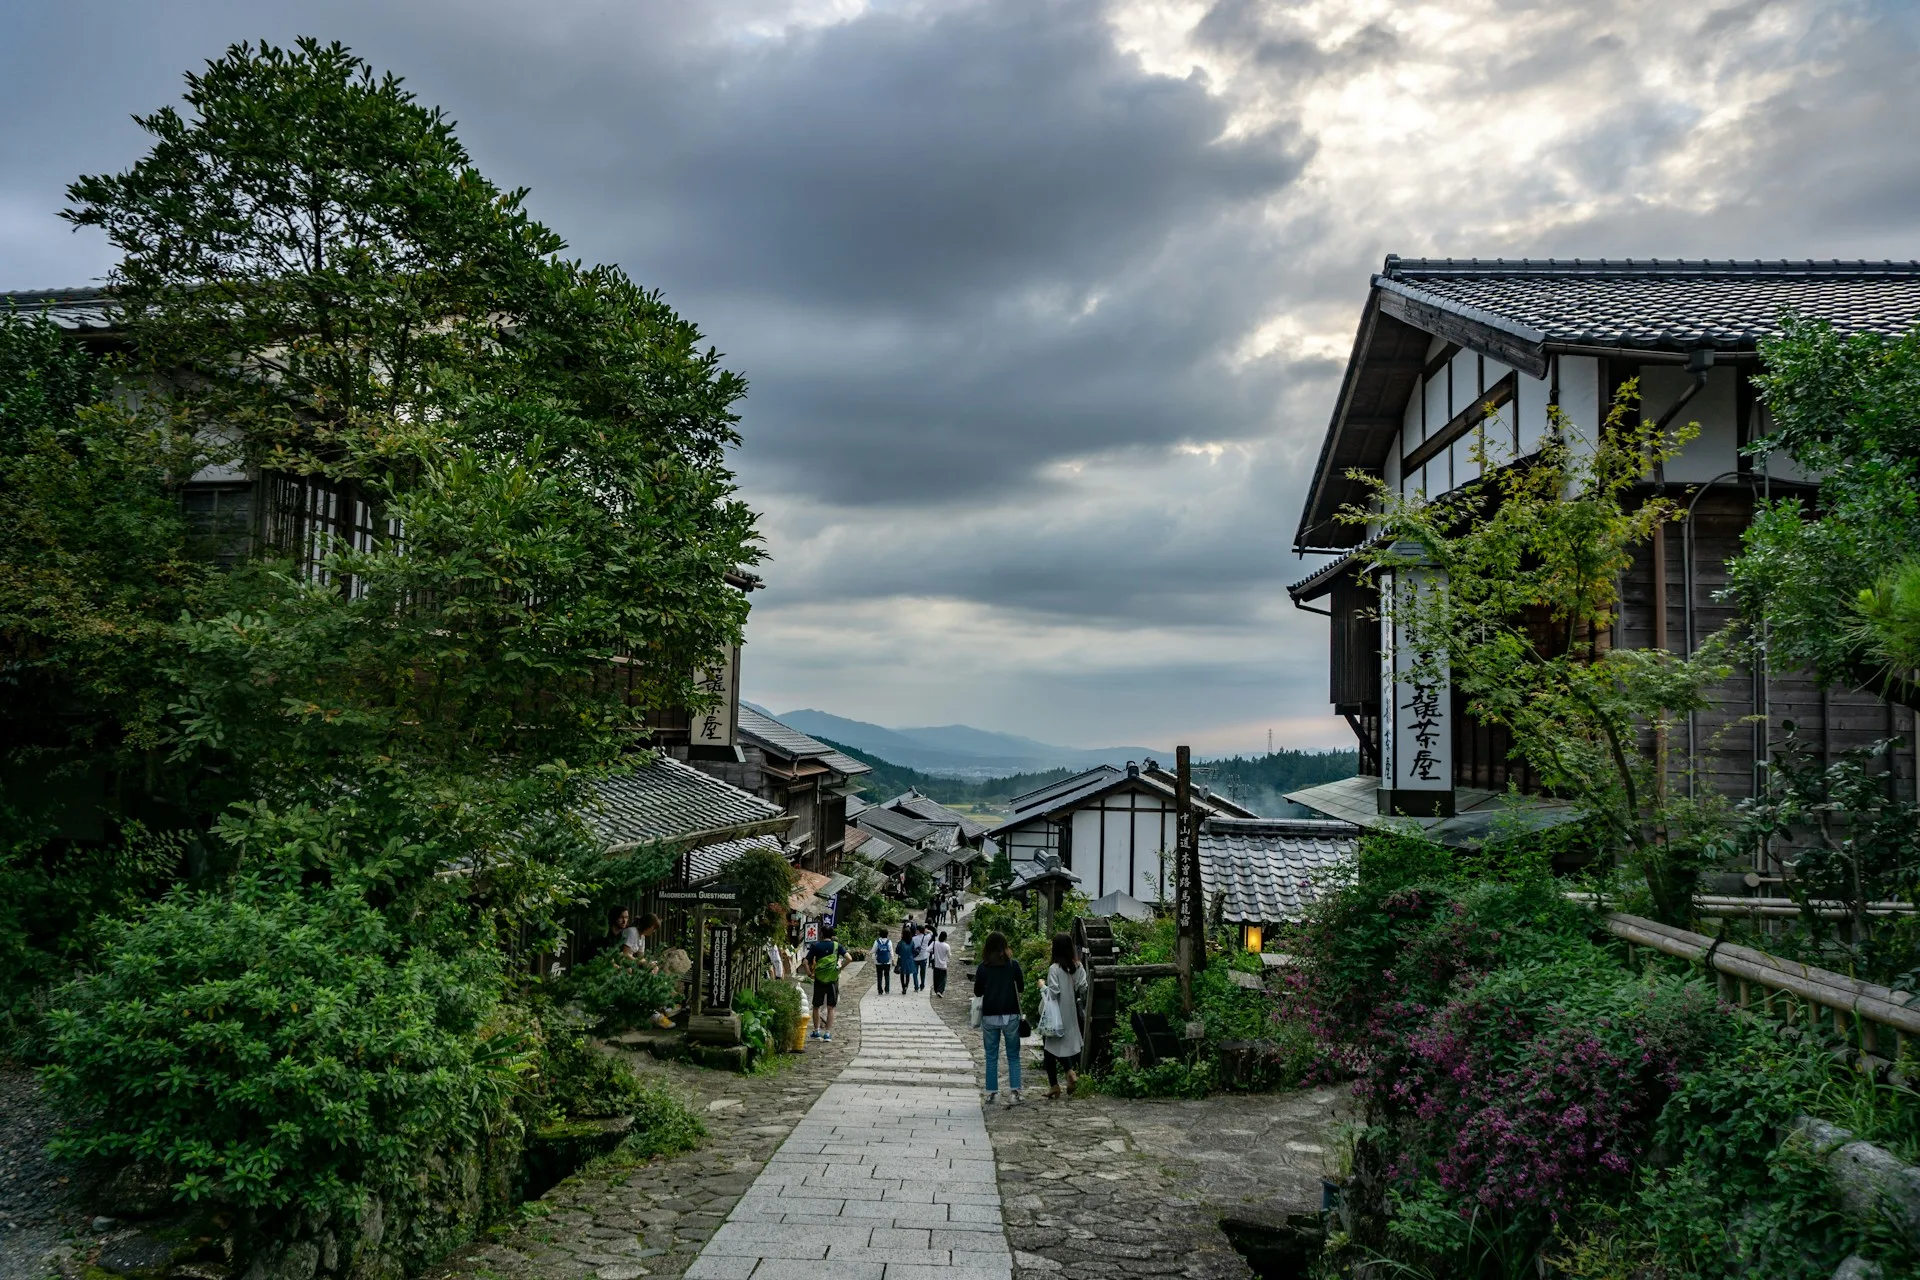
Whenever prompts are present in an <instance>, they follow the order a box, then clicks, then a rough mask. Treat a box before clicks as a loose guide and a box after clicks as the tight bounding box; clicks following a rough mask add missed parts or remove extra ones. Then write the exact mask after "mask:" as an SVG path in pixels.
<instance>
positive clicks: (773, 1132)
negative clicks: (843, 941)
mask: <svg viewBox="0 0 1920 1280" xmlns="http://www.w3.org/2000/svg"><path fill="white" fill-rule="evenodd" d="M867 970H868V966H866V965H865V964H857V965H853V966H850V967H849V968H848V970H847V973H846V977H844V978H843V979H841V982H842V986H843V988H845V989H846V991H847V993H848V997H849V998H848V1000H847V1001H846V1003H844V1004H842V1005H841V1007H840V1020H839V1025H838V1026H837V1027H836V1028H835V1034H834V1038H833V1043H832V1044H822V1043H820V1042H819V1041H809V1042H808V1045H807V1052H806V1053H805V1054H804V1055H802V1056H801V1057H799V1058H798V1059H787V1060H785V1061H784V1063H783V1065H782V1067H781V1069H780V1070H779V1071H777V1072H775V1073H772V1074H768V1075H750V1076H738V1075H733V1074H730V1073H728V1072H724V1071H707V1070H702V1069H701V1068H699V1067H690V1066H685V1065H682V1064H679V1063H663V1062H656V1061H654V1060H653V1059H652V1058H650V1057H647V1056H646V1055H645V1054H640V1055H636V1057H635V1058H634V1059H633V1065H634V1069H635V1070H636V1071H638V1072H640V1073H641V1074H643V1075H645V1076H647V1077H649V1078H652V1079H663V1080H665V1081H666V1082H668V1083H669V1084H670V1085H671V1086H672V1087H673V1088H674V1089H676V1090H677V1091H679V1092H680V1093H681V1094H682V1095H683V1096H685V1097H686V1098H688V1100H689V1101H690V1102H691V1103H692V1104H693V1106H694V1109H695V1110H696V1111H698V1112H699V1113H700V1114H701V1116H702V1117H703V1118H704V1119H705V1121H706V1125H707V1140H706V1142H705V1143H703V1144H702V1145H701V1146H700V1148H699V1149H698V1150H695V1151H688V1152H685V1153H683V1154H681V1155H677V1156H668V1157H663V1158H656V1159H653V1160H650V1161H648V1162H646V1163H645V1164H640V1165H628V1166H625V1167H622V1166H619V1165H613V1166H609V1167H604V1168H602V1167H595V1168H591V1169H589V1170H587V1171H583V1172H582V1173H580V1174H578V1175H576V1176H574V1177H572V1178H569V1179H568V1180H567V1181H565V1182H563V1183H561V1184H560V1185H559V1186H557V1187H555V1188H554V1189H553V1190H552V1191H549V1192H548V1193H547V1194H546V1195H545V1196H544V1197H542V1198H541V1199H540V1200H539V1201H538V1202H537V1203H535V1204H531V1205H528V1206H526V1207H525V1209H524V1210H523V1211H522V1219H523V1220H522V1221H521V1222H520V1223H518V1224H517V1225H509V1226H503V1227H498V1228H495V1229H494V1230H493V1231H490V1232H488V1233H487V1235H486V1236H485V1237H483V1238H482V1239H480V1240H476V1241H474V1242H473V1243H472V1244H469V1245H467V1246H465V1247H464V1248H462V1249H460V1250H458V1251H456V1252H455V1253H454V1254H453V1255H452V1256H451V1257H449V1258H448V1259H446V1260H445V1261H444V1262H442V1263H441V1264H440V1266H439V1267H438V1268H436V1269H435V1270H434V1271H432V1272H429V1275H430V1276H433V1277H436V1278H437V1280H639V1278H640V1277H643V1276H678V1275H681V1274H683V1273H684V1272H685V1271H686V1269H687V1267H688V1265H689V1264H690V1263H692V1262H693V1260H694V1258H695V1257H697V1256H698V1255H699V1253H700V1250H701V1249H702V1248H703V1247H704V1246H705V1245H706V1243H707V1241H709V1240H710V1239H712V1237H713V1234H714V1232H715V1231H716V1230H717V1229H718V1228H719V1227H720V1224H721V1223H723V1222H724V1221H726V1218H727V1215H728V1214H729V1213H731V1212H732V1211H733V1207H734V1205H735V1204H737V1203H738V1202H739V1200H740V1197H741V1196H742V1195H744V1194H745V1193H746V1191H747V1190H748V1188H750V1187H751V1186H752V1185H753V1181H754V1179H755V1177H757V1176H758V1175H759V1173H760V1171H761V1170H762V1169H763V1168H765V1167H766V1163H767V1161H768V1159H769V1158H770V1157H771V1156H772V1155H773V1154H774V1152H775V1151H776V1150H777V1149H778V1148H779V1146H780V1144H781V1143H782V1142H783V1141H785V1139H786V1137H787V1135H788V1134H789V1133H790V1132H792V1130H793V1127H794V1124H795V1122H796V1121H797V1120H799V1119H800V1118H801V1117H802V1116H804V1115H805V1114H806V1112H807V1109H808V1108H809V1107H810V1106H812V1105H813V1103H814V1101H815V1100H816V1099H817V1098H819V1096H820V1094H821V1093H822V1091H824V1090H825V1089H826V1088H827V1086H828V1085H829V1084H831V1083H832V1082H833V1081H834V1080H835V1079H837V1078H838V1077H839V1076H840V1073H841V1072H842V1071H844V1070H845V1069H846V1067H847V1065H848V1064H849V1063H851V1062H852V1061H853V1059H854V1054H855V1050H856V1049H857V1048H858V1046H859V1043H860V1006H859V1003H858V1002H857V1001H855V1000H853V999H852V998H851V996H852V993H854V992H857V991H859V990H861V989H862V988H864V987H867V986H870V985H871V983H872V978H871V976H870V975H869V974H868V972H867ZM820 1280H836V1278H834V1277H821V1278H820Z"/></svg>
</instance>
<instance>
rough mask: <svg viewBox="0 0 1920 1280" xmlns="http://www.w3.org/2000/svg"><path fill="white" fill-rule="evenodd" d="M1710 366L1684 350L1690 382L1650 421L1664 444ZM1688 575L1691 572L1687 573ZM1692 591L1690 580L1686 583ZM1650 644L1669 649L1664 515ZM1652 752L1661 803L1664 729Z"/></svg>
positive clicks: (1658, 488) (1657, 532) (1659, 479)
mask: <svg viewBox="0 0 1920 1280" xmlns="http://www.w3.org/2000/svg"><path fill="white" fill-rule="evenodd" d="M1712 368H1713V349H1712V348H1711V347H1696V348H1694V349H1693V350H1692V351H1689V352H1688V353H1687V371H1688V372H1689V373H1691V374H1692V375H1693V382H1692V383H1691V384H1690V385H1689V386H1688V387H1687V389H1686V390H1685V391H1682V392H1681V393H1680V398H1679V399H1677V400H1675V401H1674V402H1673V403H1672V404H1671V405H1669V406H1668V407H1667V411H1666V412H1665V413H1663V414H1661V415H1660V418H1659V421H1657V422H1655V423H1654V424H1653V433H1654V435H1655V436H1657V437H1659V438H1660V439H1661V441H1662V442H1663V443H1664V442H1665V439H1666V434H1667V427H1668V426H1669V425H1671V424H1672V422H1673V420H1674V418H1675V417H1677V416H1678V415H1679V413H1680V411H1681V410H1682V409H1684V408H1686V407H1687V403H1688V402H1689V401H1690V400H1692V399H1693V398H1694V397H1695V396H1697V395H1699V394H1700V391H1701V388H1703V387H1705V386H1706V385H1707V371H1708V370H1710V369H1712ZM1653 484H1654V492H1655V493H1656V495H1657V496H1659V497H1661V498H1665V497H1666V496H1667V467H1666V463H1665V462H1655V463H1654V464H1653ZM1689 576H1691V575H1689ZM1688 587H1689V590H1691V583H1689V584H1688ZM1686 609H1687V612H1688V615H1689V617H1691V614H1692V609H1693V600H1692V598H1691V597H1689V598H1688V600H1687V601H1686ZM1653 647H1654V648H1656V649H1668V648H1670V646H1669V645H1668V643H1667V522H1666V520H1665V519H1664V518H1662V519H1661V521H1660V522H1659V523H1658V524H1656V525H1654V526H1653ZM1654 753H1655V755H1656V757H1657V759H1656V760H1655V762H1654V794H1655V796H1656V797H1657V798H1658V800H1659V802H1660V803H1662V804H1664V803H1665V802H1666V798H1667V733H1666V730H1665V729H1664V728H1662V729H1658V730H1656V731H1655V741H1654Z"/></svg>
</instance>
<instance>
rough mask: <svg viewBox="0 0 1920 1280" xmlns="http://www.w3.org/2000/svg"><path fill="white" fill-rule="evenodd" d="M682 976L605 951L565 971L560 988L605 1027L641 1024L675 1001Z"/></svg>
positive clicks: (617, 953)
mask: <svg viewBox="0 0 1920 1280" xmlns="http://www.w3.org/2000/svg"><path fill="white" fill-rule="evenodd" d="M679 985H680V984H679V980H678V979H676V978H674V977H673V976H671V975H670V974H666V973H663V972H661V971H660V970H659V969H656V968H654V967H653V966H652V965H650V964H645V963H639V962H636V961H634V960H632V959H630V958H627V957H625V956H623V955H621V954H620V953H619V952H618V951H607V952H602V953H601V954H600V955H597V956H595V957H594V958H593V959H591V960H588V961H585V962H583V963H581V964H577V965H575V966H574V967H573V969H572V970H571V971H570V972H569V973H567V974H566V975H564V977H563V979H562V982H561V990H562V991H563V992H564V993H565V994H566V995H567V996H568V997H570V998H571V999H573V1000H574V1001H575V1002H576V1003H578V1005H579V1006H580V1009H581V1011H582V1012H583V1013H585V1014H586V1015H587V1016H588V1017H590V1018H592V1019H593V1021H594V1025H595V1026H596V1027H599V1028H601V1029H602V1030H605V1031H624V1030H627V1029H628V1028H630V1027H641V1026H645V1025H646V1024H647V1021H648V1020H649V1019H650V1018H652V1017H653V1015H654V1013H655V1012H657V1011H658V1010H660V1009H662V1008H664V1007H666V1006H667V1005H670V1004H672V1003H673V1002H674V998H675V995H676V993H677V992H678V991H679Z"/></svg>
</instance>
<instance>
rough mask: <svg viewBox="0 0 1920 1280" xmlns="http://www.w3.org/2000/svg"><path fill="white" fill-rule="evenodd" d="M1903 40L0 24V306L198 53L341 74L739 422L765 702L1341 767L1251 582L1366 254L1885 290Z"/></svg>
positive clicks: (1282, 535)
mask: <svg viewBox="0 0 1920 1280" xmlns="http://www.w3.org/2000/svg"><path fill="white" fill-rule="evenodd" d="M1916 15H1920V5H1916V4H1914V3H1912V0H1897V2H1893V0H1889V2H1887V3H1848V2H1845V0H1826V2H1824V3H1822V2H1820V0H1779V2H1777V3H1766V2H1764V0H1756V2H1741V3H1725V2H1716V0H1698V2H1696V3H1691V4H1674V3H1672V2H1671V0H1646V2H1644V3H1642V2H1635V0H1624V2H1619V3H1610V2H1607V0H1583V2H1582V3H1578V4H1575V3H1563V2H1558V0H1556V2H1555V3H1547V4H1536V5H1530V4H1522V3H1503V2H1502V0H1449V2H1446V3H1418V2H1417V0H1416V2H1409V0H1396V2H1393V3H1386V2H1380V3H1373V2H1371V0H1369V2H1365V3H1319V2H1315V0H1306V2H1296V3H1285V2H1281V0H1220V2H1219V3H1216V4H1207V3H1181V2H1179V0H1137V2H1135V0H1110V2H1102V0H951V2H947V0H926V2H894V0H876V2H873V3H863V2H862V0H662V2H660V3H648V2H646V0H625V2H622V3H599V4H574V3H566V2H564V0H541V2H540V3H538V4H535V3H526V2H522V3H512V4H509V3H503V2H494V3H487V2H484V0H407V2H406V3H404V4H394V3H390V2H383V3H377V4H356V3H334V4H327V3H304V4H301V3H273V2H271V0H248V2H247V3H235V4H221V3H193V4H185V3H170V4H152V3H145V2H143V3H108V2H107V0H90V2H89V3H86V4H58V5H55V4H38V5H29V4H12V5H7V6H5V8H4V10H0V77H3V78H4V80H5V82H6V84H7V93H6V95H5V96H6V103H5V105H4V106H0V126H3V127H0V288H35V287H51V286H60V285H72V284H80V283H86V282H90V281H92V280H95V279H97V278H98V277H100V276H101V275H102V274H103V273H104V272H105V271H106V270H107V269H108V267H109V266H110V255H109V253H108V251H107V248H106V245H105V243H104V241H103V240H102V239H101V238H100V237H99V236H98V235H97V234H96V233H93V232H82V233H79V234H75V233H73V232H70V231H69V230H68V229H67V228H66V226H65V224H63V223H61V222H59V221H57V220H56V219H55V217H54V214H55V212H56V211H57V210H58V209H59V208H60V207H61V205H62V203H63V196H62V193H63V188H64V185H65V184H66V183H67V182H68V181H70V180H71V179H72V178H73V177H74V176H75V175H77V174H80V173H92V172H106V171H114V170H117V169H119V168H123V167H125V166H126V165H127V164H128V163H130V162H131V161H132V160H133V159H134V158H135V157H136V156H137V155H138V154H140V152H141V150H142V149H143V143H142V138H141V134H140V133H139V131H138V130H137V129H136V128H135V127H134V126H133V125H132V124H131V122H130V121H129V119H128V117H129V115H130V114H131V113H133V112H136V111H149V110H152V109H153V108H155V107H157V106H159V105H161V104H162V103H164V102H167V101H171V100H174V99H176V98H177V97H178V95H179V92H180V87H181V81H180V76H181V73H182V72H183V71H185V70H186V69H187V68H189V67H198V66H199V65H200V64H201V63H202V62H204V61H205V60H206V59H208V58H210V57H214V56H217V55H218V54H219V52H220V51H221V49H222V48H224V47H225V46H226V45H227V44H228V43H230V42H232V41H235V40H240V39H245V38H255V39H258V38H261V37H265V38H267V39H270V40H273V41H275V42H285V41H288V40H290V39H291V38H292V37H294V36H295V35H301V34H309V35H315V36H319V37H322V38H328V39H340V40H343V41H345V42H347V43H348V44H350V45H351V46H352V47H353V48H354V49H355V50H356V51H357V52H359V53H360V54H362V55H363V56H365V57H367V58H368V59H370V60H371V61H372V62H373V63H374V64H375V65H376V66H378V67H380V68H383V69H387V70H392V71H395V72H398V73H399V74H401V75H403V76H405V77H406V79H407V80H408V82H409V84H410V86H411V87H412V88H413V89H414V90H415V91H416V92H418V93H419V94H420V96H421V97H422V98H423V99H425V100H426V101H428V102H431V103H437V104H439V105H442V106H444V107H445V108H447V110H448V112H449V113H450V114H451V115H452V116H453V117H454V118H455V119H456V120H457V121H458V122H459V132H460V136H461V138H462V140H463V141H464V142H465V143H466V144H467V146H468V147H469V148H470V149H471V150H472V151H473V153H474V155H475V157H476V158H477V160H478V162H479V164H480V166H481V168H482V169H483V170H484V171H485V172H486V173H487V175H488V176H489V177H491V178H492V179H493V180H494V181H496V182H498V183H499V184H501V185H502V186H508V187H511V186H521V185H524V186H528V187H531V188H532V192H533V194H532V197H531V200H530V205H531V208H532V209H533V211H534V212H535V214H536V215H537V216H539V217H540V218H541V219H543V220H544V221H545V222H547V223H548V224H549V225H550V226H552V227H553V228H554V229H555V230H556V231H558V232H560V233H561V234H562V235H564V236H565V237H566V238H567V239H568V240H569V242H570V243H571V246H572V252H573V253H575V254H577V255H579V256H582V257H585V258H587V259H590V260H600V261H612V262H618V263H620V264H621V265H623V266H624V267H626V268H627V269H628V271H630V272H631V273H632V274H633V275H634V276H636V277H637V278H639V279H641V280H642V281H646V282H648V283H651V284H655V285H658V286H660V287H661V288H663V289H664V290H665V291H666V293H667V296H668V298H669V299H670V300H671V301H672V302H673V303H674V304H675V305H676V306H677V307H678V308H679V309H680V310H681V311H682V312H683V313H684V314H686V315H688V316H690V317H691V318H693V319H694V320H696V321H697V322H698V323H699V324H700V325H701V326H702V327H703V328H704V329H705V330H706V332H707V333H708V334H709V335H710V336H711V338H712V339H713V341H714V342H715V344H716V345H718V346H719V347H720V349H721V350H722V351H724V352H725V353H726V354H727V356H728V360H729V363H730V364H731V365H732V367H734V368H737V369H739V370H740V371H742V372H743V373H744V374H745V375H746V376H747V377H748V379H749V380H750V382H751V385H752V392H751V395H750V397H749V399H748V400H747V402H746V406H745V421H744V424H743V426H744V431H745V436H746V444H745V447H744V448H743V449H742V450H741V452H740V455H739V469H740V474H741V478H742V484H743V486H744V489H745V491H746V495H747V497H748V498H749V499H750V501H751V502H752V503H753V505H754V506H755V507H756V508H757V509H758V510H760V511H761V512H762V513H763V514H762V528H763V530H764V532H765V536H766V541H767V546H768V550H769V553H770V556H771V559H770V561H769V563H768V564H767V565H766V566H765V568H764V570H763V572H764V574H765V576H766V578H767V581H768V584H769V586H768V589H767V590H765V591H764V592H761V593H758V594H757V595H756V596H755V608H754V615H753V621H752V623H751V626H750V630H749V642H750V643H749V647H748V650H747V655H746V658H745V662H744V671H743V679H744V683H745V687H746V692H747V695H748V696H749V697H751V698H753V699H754V700H756V701H758V702H761V703H764V704H768V705H771V706H773V707H775V708H776V709H782V710H784V709H788V708H793V707H802V706H812V707H818V708H821V709H823V710H828V711H833V712H836V713H839V714H841V715H848V716H854V717H857V718H860V719H867V720H874V721H878V722H881V723H883V724H889V725H913V724H937V723H946V722H951V721H964V722H967V723H971V724H975V725H979V726H981V727H984V728H993V729H1003V730H1008V731H1012V732H1017V733H1024V734H1027V735H1030V736H1032V737H1036V738H1040V739H1044V740H1047V741H1052V742H1062V743H1071V744H1075V745H1083V746H1100V745H1106V744H1109V743H1140V744H1145V745H1151V746H1161V747H1164V746H1165V745H1167V744H1170V743H1173V742H1175V741H1188V742H1192V743H1193V744H1195V745H1196V746H1197V747H1199V748H1200V749H1202V750H1205V751H1209V752H1224V751H1234V750H1252V749H1256V748H1262V747H1264V745H1265V740H1266V733H1267V730H1268V729H1270V728H1271V729H1272V730H1273V731H1274V734H1275V737H1276V740H1277V741H1278V742H1279V743H1281V744H1288V745H1296V746H1310V745H1348V744H1350V743H1351V736H1350V735H1349V734H1348V733H1347V732H1346V730H1345V728H1344V727H1343V726H1341V725H1340V724H1339V723H1338V722H1337V721H1335V720H1334V719H1333V718H1332V717H1331V716H1330V715H1329V714H1328V708H1327V706H1326V703H1325V697H1326V675H1325V670H1326V668H1325V663H1326V657H1325V649H1326V632H1325V622H1324V619H1321V618H1319V617H1316V616H1313V615H1308V614H1301V613H1298V612H1296V611H1294V610H1293V609H1292V608H1291V607H1290V605H1289V604H1288V603H1287V599H1286V594H1285V590H1284V587H1285V584H1286V583H1287V582H1289V581H1291V580H1293V579H1294V578H1296V577H1298V576H1300V575H1301V574H1303V573H1304V572H1305V571H1306V570H1307V569H1308V568H1310V567H1311V566H1310V565H1307V564H1304V563H1303V562H1301V561H1300V560H1299V559H1298V558H1296V557H1295V556H1294V555H1293V554H1292V553H1291V551H1290V550H1289V549H1288V548H1289V545H1290V541H1291V535H1292V532H1293V529H1294V527H1295V523H1296V521H1297V518H1298V515H1299V504H1300V498H1301V493H1302V490H1303V487H1304V484H1305V481H1306V479H1307V472H1308V469H1309V468H1310V466H1311V465H1312V461H1313V458H1314V455H1315V453H1316V451H1317V449H1318V447H1319V442H1320V437H1321V434H1322V432H1323V431H1324V430H1325V428H1326V423H1327V416H1328V412H1329V409H1330V406H1331V398H1332V394H1333V390H1334V386H1335V383H1336V380H1337V378H1338V374H1339V371H1340V368H1341V366H1342V364H1343V362H1344V360H1345V357H1346V353H1347V350H1348V348H1349V346H1350V344H1351V342H1352V335H1353V329H1354V326H1355V323H1356V321H1357V319H1358V315H1359V308H1360V304H1361V302H1362V300H1363V299H1364V297H1365V293H1366V287H1367V277H1368V274H1369V273H1370V272H1371V271H1374V270H1377V269H1378V268H1379V265H1380V261H1381V258H1382V256H1383V255H1385V254H1387V253H1390V252H1393V253H1400V254H1403V255H1409V256H1412V255H1433V256H1441V255H1450V256H1459V257H1465V256H1475V255H1477V256H1482V257H1486V256H1494V255H1507V256H1532V257H1544V256H1550V255H1557V256H1568V257H1570V256H1581V257H1600V256H1614V257H1623V256H1632V257H1652V256H1660V257H1677V256H1690V257H1702V256H1711V257H1769V258H1780V257H1794V258H1799V257H1847V258H1854V257H1867V258H1888V257H1892V258H1903V259H1904V258H1913V257H1920V150H1917V147H1916V140H1915V122H1916V121H1920V74H1917V69H1920V62H1917V61H1916V54H1917V53H1920V16H1916Z"/></svg>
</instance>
